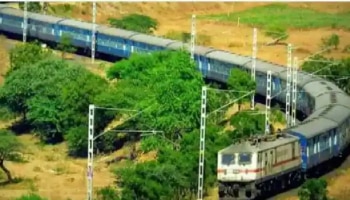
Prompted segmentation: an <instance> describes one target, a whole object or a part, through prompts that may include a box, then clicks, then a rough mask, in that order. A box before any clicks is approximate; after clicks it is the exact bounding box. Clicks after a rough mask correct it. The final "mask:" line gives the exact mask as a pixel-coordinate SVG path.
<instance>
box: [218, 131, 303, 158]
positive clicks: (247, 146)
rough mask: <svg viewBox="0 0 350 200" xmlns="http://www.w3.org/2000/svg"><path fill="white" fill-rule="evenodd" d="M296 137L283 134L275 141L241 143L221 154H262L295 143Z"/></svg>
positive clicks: (227, 148) (222, 151) (229, 147)
mask: <svg viewBox="0 0 350 200" xmlns="http://www.w3.org/2000/svg"><path fill="white" fill-rule="evenodd" d="M297 140H298V139H297V138H296V137H293V136H290V135H287V134H283V135H282V136H281V137H278V138H277V139H274V140H260V142H258V143H255V144H253V143H252V141H244V142H241V143H236V144H232V145H230V146H228V147H226V148H224V149H222V150H220V151H219V153H220V154H221V153H245V152H260V151H265V150H267V149H271V148H274V147H278V146H281V145H284V144H286V143H290V142H293V141H297Z"/></svg>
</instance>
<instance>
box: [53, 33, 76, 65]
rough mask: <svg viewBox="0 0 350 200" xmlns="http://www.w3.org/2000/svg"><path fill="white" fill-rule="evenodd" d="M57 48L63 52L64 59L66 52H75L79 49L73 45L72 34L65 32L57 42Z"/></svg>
mask: <svg viewBox="0 0 350 200" xmlns="http://www.w3.org/2000/svg"><path fill="white" fill-rule="evenodd" d="M57 49H58V50H60V51H61V52H62V54H61V57H62V59H64V58H65V55H66V53H74V52H75V51H76V50H77V49H76V48H75V47H74V46H73V45H72V36H71V35H70V34H67V33H64V34H62V36H61V40H60V42H59V43H58V44H57Z"/></svg>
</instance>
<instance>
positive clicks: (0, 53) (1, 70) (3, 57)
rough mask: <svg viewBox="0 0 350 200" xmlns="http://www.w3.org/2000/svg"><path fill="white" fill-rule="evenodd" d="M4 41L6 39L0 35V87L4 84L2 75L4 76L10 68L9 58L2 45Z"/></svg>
mask: <svg viewBox="0 0 350 200" xmlns="http://www.w3.org/2000/svg"><path fill="white" fill-rule="evenodd" d="M5 40H6V38H5V37H4V36H2V35H0V44H1V45H0V61H1V65H0V85H1V84H2V83H3V82H4V77H3V76H2V75H5V74H6V72H7V70H8V69H9V67H10V57H9V54H8V51H7V49H6V46H5V45H4V42H5Z"/></svg>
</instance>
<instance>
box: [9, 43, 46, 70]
mask: <svg viewBox="0 0 350 200" xmlns="http://www.w3.org/2000/svg"><path fill="white" fill-rule="evenodd" d="M51 55H52V51H50V50H47V49H43V48H42V47H41V46H40V43H38V42H32V43H25V44H22V43H21V44H17V45H16V46H15V47H14V48H13V49H11V51H10V66H11V68H10V70H9V71H8V73H7V75H8V74H10V73H11V72H12V71H14V70H16V69H18V68H20V67H22V66H29V65H32V64H35V63H37V62H39V61H41V60H43V59H46V58H48V57H50V56H51Z"/></svg>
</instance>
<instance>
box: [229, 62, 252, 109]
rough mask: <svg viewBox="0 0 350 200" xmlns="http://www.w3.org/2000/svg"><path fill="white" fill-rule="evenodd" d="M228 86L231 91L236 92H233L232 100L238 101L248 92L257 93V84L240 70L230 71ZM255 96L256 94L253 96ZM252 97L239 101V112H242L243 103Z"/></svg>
mask: <svg viewBox="0 0 350 200" xmlns="http://www.w3.org/2000/svg"><path fill="white" fill-rule="evenodd" d="M227 85H228V88H229V89H230V90H235V91H236V92H233V95H232V98H233V99H238V98H241V97H242V96H243V95H245V94H247V93H248V92H251V91H255V87H256V85H255V82H254V81H253V80H252V79H251V77H250V75H249V74H248V73H247V72H245V71H243V70H240V69H232V70H231V71H230V76H229V77H228V80H227ZM252 95H254V93H253V94H252ZM250 98H251V95H248V96H246V97H244V98H241V99H239V100H238V110H241V105H242V103H243V102H245V101H248V100H249V99H250Z"/></svg>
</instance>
